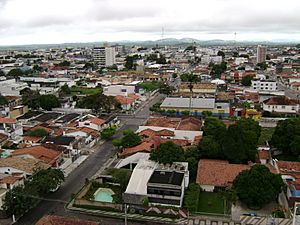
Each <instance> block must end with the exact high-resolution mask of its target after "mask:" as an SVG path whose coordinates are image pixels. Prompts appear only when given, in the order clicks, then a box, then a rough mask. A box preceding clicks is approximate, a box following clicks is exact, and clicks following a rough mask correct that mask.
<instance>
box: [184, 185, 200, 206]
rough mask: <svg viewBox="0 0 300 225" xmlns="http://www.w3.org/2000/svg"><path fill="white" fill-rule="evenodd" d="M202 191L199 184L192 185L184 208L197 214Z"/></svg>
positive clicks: (186, 196) (185, 199)
mask: <svg viewBox="0 0 300 225" xmlns="http://www.w3.org/2000/svg"><path fill="white" fill-rule="evenodd" d="M200 191H201V190H200V187H199V185H198V184H195V183H190V185H189V188H188V190H187V192H186V194H185V198H184V206H185V208H187V209H188V210H189V211H190V212H197V210H198V201H199V195H200Z"/></svg>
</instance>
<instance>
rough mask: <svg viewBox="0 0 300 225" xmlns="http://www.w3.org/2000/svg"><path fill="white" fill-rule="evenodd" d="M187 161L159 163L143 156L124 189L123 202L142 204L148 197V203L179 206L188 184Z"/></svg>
mask: <svg viewBox="0 0 300 225" xmlns="http://www.w3.org/2000/svg"><path fill="white" fill-rule="evenodd" d="M187 168H188V163H186V162H175V163H173V164H172V165H160V164H159V163H157V162H154V161H150V160H147V159H144V158H143V157H142V158H141V159H140V160H139V161H138V163H137V165H136V166H135V168H134V170H133V172H132V175H131V177H130V180H129V183H128V185H127V188H126V191H125V193H124V194H123V199H124V201H125V203H128V204H132V205H142V204H143V201H144V199H145V198H148V200H149V203H150V205H167V206H174V207H181V206H182V203H183V196H184V192H185V189H186V188H187V187H188V184H189V171H188V169H187Z"/></svg>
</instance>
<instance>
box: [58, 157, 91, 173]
mask: <svg viewBox="0 0 300 225" xmlns="http://www.w3.org/2000/svg"><path fill="white" fill-rule="evenodd" d="M88 157H89V156H88V155H81V156H79V158H78V159H76V160H75V161H74V162H73V163H72V164H70V165H69V166H68V167H66V168H65V169H63V173H64V175H65V177H67V176H69V174H70V173H71V172H72V171H73V170H75V169H76V168H77V167H78V166H79V165H80V164H81V163H83V162H84V160H86V159H87V158H88Z"/></svg>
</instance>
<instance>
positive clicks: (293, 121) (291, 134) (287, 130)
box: [271, 118, 300, 157]
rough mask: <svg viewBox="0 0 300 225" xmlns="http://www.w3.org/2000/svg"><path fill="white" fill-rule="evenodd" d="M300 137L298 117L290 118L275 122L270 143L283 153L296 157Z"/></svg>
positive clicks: (298, 153) (299, 152)
mask: <svg viewBox="0 0 300 225" xmlns="http://www.w3.org/2000/svg"><path fill="white" fill-rule="evenodd" d="M299 137H300V118H290V119H287V120H281V121H279V122H278V123H277V126H276V128H275V131H274V133H273V135H272V139H271V145H272V146H274V147H276V148H278V149H279V150H281V151H282V152H283V153H284V154H287V155H292V156H295V157H298V156H299V155H300V148H299V141H300V140H299Z"/></svg>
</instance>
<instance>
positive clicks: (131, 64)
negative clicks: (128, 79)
mask: <svg viewBox="0 0 300 225" xmlns="http://www.w3.org/2000/svg"><path fill="white" fill-rule="evenodd" d="M139 58H140V56H139V55H133V56H126V59H125V68H126V69H128V70H134V69H135V67H136V63H135V61H136V60H137V59H139Z"/></svg>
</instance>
